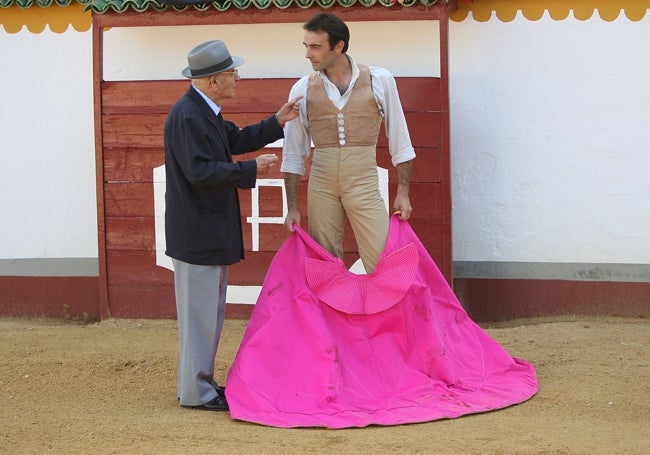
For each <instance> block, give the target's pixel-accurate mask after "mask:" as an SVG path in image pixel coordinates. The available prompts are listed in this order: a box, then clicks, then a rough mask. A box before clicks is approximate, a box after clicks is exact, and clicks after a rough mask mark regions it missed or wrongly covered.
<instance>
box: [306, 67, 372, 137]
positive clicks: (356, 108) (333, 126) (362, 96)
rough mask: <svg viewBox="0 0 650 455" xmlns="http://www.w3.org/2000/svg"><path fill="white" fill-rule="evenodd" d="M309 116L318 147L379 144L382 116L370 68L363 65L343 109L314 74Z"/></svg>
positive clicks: (311, 80)
mask: <svg viewBox="0 0 650 455" xmlns="http://www.w3.org/2000/svg"><path fill="white" fill-rule="evenodd" d="M307 117H308V119H309V132H310V134H311V138H312V140H313V141H314V145H315V146H316V147H317V148H323V147H343V146H359V145H361V146H375V145H376V144H377V137H378V136H379V129H380V128H381V121H382V117H381V114H380V112H379V107H378V106H377V102H376V101H375V97H374V96H373V94H372V83H371V79H370V70H369V69H368V67H367V66H364V65H359V77H358V79H357V80H356V82H355V85H354V88H353V89H352V94H351V95H350V98H349V99H348V101H347V103H345V106H344V107H343V109H341V110H339V109H338V108H337V107H336V106H335V105H334V104H333V103H332V101H331V100H330V99H329V98H328V97H327V93H326V92H325V88H324V87H323V81H322V79H321V78H320V76H319V75H318V73H313V74H312V75H311V76H310V77H309V86H308V88H307Z"/></svg>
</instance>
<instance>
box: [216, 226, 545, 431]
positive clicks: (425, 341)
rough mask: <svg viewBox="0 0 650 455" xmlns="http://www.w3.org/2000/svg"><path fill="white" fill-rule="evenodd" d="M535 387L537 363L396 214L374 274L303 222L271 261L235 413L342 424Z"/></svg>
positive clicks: (505, 399)
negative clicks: (483, 317)
mask: <svg viewBox="0 0 650 455" xmlns="http://www.w3.org/2000/svg"><path fill="white" fill-rule="evenodd" d="M537 388H538V385H537V378H536V375H535V369H534V367H533V366H532V365H531V364H530V363H528V362H527V361H525V360H522V359H517V358H513V357H511V356H510V355H509V354H508V352H506V351H505V349H504V348H503V347H502V346H501V345H499V344H498V343H497V342H496V341H495V340H494V339H492V338H491V337H490V336H489V335H488V334H487V333H486V332H485V331H484V330H483V329H481V328H480V327H479V326H478V325H477V324H476V323H474V322H473V321H472V320H471V319H470V318H469V317H468V316H467V313H466V312H465V311H464V310H463V308H462V307H461V305H460V303H459V301H458V299H457V298H456V297H455V295H454V294H453V292H452V290H451V288H450V287H449V285H448V284H447V282H446V281H445V279H444V277H443V276H442V274H441V273H440V271H439V270H438V268H437V267H436V265H435V263H434V261H433V260H432V258H431V256H430V255H429V254H428V253H427V251H426V249H425V248H424V246H423V245H422V243H421V242H420V241H419V239H418V238H417V236H416V235H415V233H414V232H413V230H412V229H411V227H410V225H409V224H408V222H406V221H401V220H400V219H399V218H398V217H397V216H395V215H394V216H393V217H392V218H391V221H390V232H389V235H388V240H387V244H386V247H385V248H384V251H383V253H382V256H381V257H380V259H379V262H378V264H377V266H376V269H375V271H374V272H373V273H372V274H370V275H356V274H354V273H352V272H350V271H348V270H347V269H346V268H345V265H344V264H343V262H342V261H341V260H340V259H338V258H335V257H333V256H332V255H331V254H330V253H328V252H327V251H326V250H325V249H323V248H322V247H321V246H320V245H319V244H318V243H316V241H314V240H313V239H312V238H311V237H310V236H309V235H308V234H307V233H305V232H304V231H303V230H301V229H300V228H298V227H297V228H296V232H295V233H294V234H292V235H291V236H290V237H289V238H288V239H287V241H286V242H285V243H284V244H283V245H282V247H281V248H280V250H279V251H278V252H277V254H276V255H275V257H274V259H273V261H272V263H271V266H270V268H269V271H268V273H267V276H266V279H265V281H264V284H263V286H262V292H261V294H260V296H259V299H258V301H257V304H256V305H255V308H254V310H253V313H252V315H251V318H250V321H249V324H248V327H247V329H246V332H245V333H244V337H243V340H242V343H241V346H240V348H239V351H238V352H237V355H236V357H235V360H234V362H233V365H232V368H231V369H230V371H229V373H228V377H227V381H226V396H227V399H228V403H229V406H230V415H231V417H232V418H233V419H238V420H245V421H249V422H256V423H260V424H264V425H270V426H276V427H312V426H318V427H329V428H345V427H364V426H367V425H373V424H376V425H397V424H404V423H413V422H424V421H430V420H436V419H443V418H455V417H459V416H462V415H466V414H471V413H477V412H485V411H491V410H495V409H499V408H503V407H506V406H510V405H513V404H517V403H521V402H523V401H525V400H527V399H529V398H530V397H532V396H533V395H534V394H535V393H536V392H537Z"/></svg>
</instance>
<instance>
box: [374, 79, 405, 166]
mask: <svg viewBox="0 0 650 455" xmlns="http://www.w3.org/2000/svg"><path fill="white" fill-rule="evenodd" d="M370 74H371V75H372V90H373V92H374V93H375V97H376V98H377V102H378V103H379V106H380V107H381V109H382V111H383V113H384V124H385V127H386V136H387V137H388V151H389V153H390V156H391V162H392V163H393V166H397V165H398V164H400V163H405V162H407V161H410V160H412V159H414V158H415V149H414V148H413V145H412V144H411V136H410V135H409V130H408V126H407V124H406V117H405V116H404V110H403V109H402V103H401V101H400V98H399V93H398V92H397V84H396V82H395V78H394V77H393V75H392V74H391V73H390V72H389V71H388V70H386V69H384V68H377V67H371V68H370Z"/></svg>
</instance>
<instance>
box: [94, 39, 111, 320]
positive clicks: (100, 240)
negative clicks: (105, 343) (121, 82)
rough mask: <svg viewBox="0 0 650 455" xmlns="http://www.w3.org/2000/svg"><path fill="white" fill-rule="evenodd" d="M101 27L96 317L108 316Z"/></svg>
mask: <svg viewBox="0 0 650 455" xmlns="http://www.w3.org/2000/svg"><path fill="white" fill-rule="evenodd" d="M103 50H104V30H103V29H102V28H101V27H93V109H94V116H95V187H96V193H97V247H98V248H97V250H98V252H97V258H98V261H99V317H100V319H106V318H108V317H110V311H109V303H108V277H107V271H106V218H105V217H106V214H105V210H104V146H103V132H102V77H103V72H104V69H103V61H104V58H103Z"/></svg>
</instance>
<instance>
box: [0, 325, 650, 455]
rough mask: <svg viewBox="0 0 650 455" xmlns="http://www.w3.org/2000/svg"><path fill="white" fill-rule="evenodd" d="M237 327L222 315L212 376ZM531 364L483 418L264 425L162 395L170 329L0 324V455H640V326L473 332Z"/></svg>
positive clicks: (647, 419)
mask: <svg viewBox="0 0 650 455" xmlns="http://www.w3.org/2000/svg"><path fill="white" fill-rule="evenodd" d="M245 326H246V321H243V320H227V321H226V326H225V330H224V335H223V338H222V343H221V348H220V351H219V354H218V358H217V368H218V372H217V376H218V379H219V380H221V381H223V378H225V376H226V372H227V368H228V366H229V365H230V363H231V361H232V359H233V358H234V355H235V352H236V350H237V346H238V345H239V342H240V340H241V337H242V335H243V332H244V329H245ZM484 327H485V329H486V330H487V331H488V332H489V333H490V335H492V336H493V337H494V338H495V339H496V340H497V341H499V342H500V343H501V344H502V345H503V346H504V347H506V349H508V351H509V352H510V353H511V354H512V355H514V356H517V357H522V358H525V359H527V360H529V361H531V362H533V364H534V365H535V366H536V368H537V374H538V378H539V383H540V390H539V393H538V394H537V395H536V396H535V397H533V398H532V399H531V400H529V401H527V402H525V403H523V404H520V405H517V406H512V407H510V408H507V409H502V410H498V411H494V412H490V413H484V414H477V415H470V416H465V417H461V418H459V419H454V420H439V421H434V422H428V423H420V424H412V425H402V426H393V427H378V426H373V427H367V428H359V429H344V430H328V429H313V428H312V429H289V430H287V429H278V428H270V427H264V426H260V425H255V424H250V423H245V422H240V421H233V420H231V419H230V417H229V415H228V413H215V412H205V411H196V410H188V409H183V408H180V407H179V406H178V403H177V400H176V350H177V345H176V342H177V339H176V336H177V333H176V322H175V321H173V320H123V319H118V320H107V321H103V322H100V323H81V322H71V321H61V320H44V319H13V318H0V391H1V393H2V396H1V398H0V453H3V454H4V453H7V454H21V455H22V454H190V453H192V454H255V455H264V454H282V455H284V454H373V455H379V454H444V455H447V454H452V455H453V454H504V455H509V454H554V455H555V454H585V455H589V454H608V455H609V454H616V455H618V454H638V455H644V454H649V453H650V320H647V319H617V318H585V317H563V318H555V319H536V320H522V321H514V322H509V323H503V324H496V325H484Z"/></svg>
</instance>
